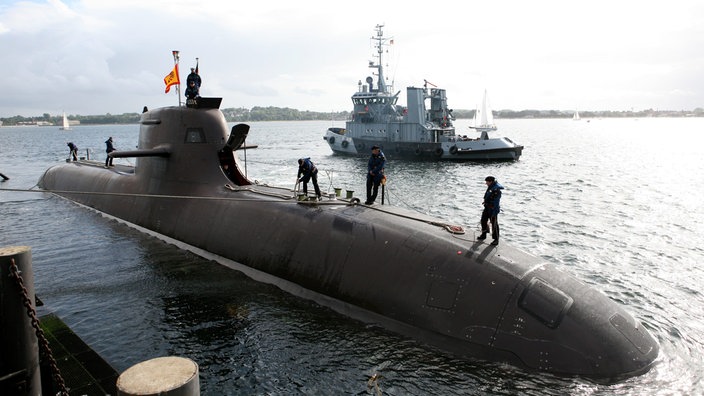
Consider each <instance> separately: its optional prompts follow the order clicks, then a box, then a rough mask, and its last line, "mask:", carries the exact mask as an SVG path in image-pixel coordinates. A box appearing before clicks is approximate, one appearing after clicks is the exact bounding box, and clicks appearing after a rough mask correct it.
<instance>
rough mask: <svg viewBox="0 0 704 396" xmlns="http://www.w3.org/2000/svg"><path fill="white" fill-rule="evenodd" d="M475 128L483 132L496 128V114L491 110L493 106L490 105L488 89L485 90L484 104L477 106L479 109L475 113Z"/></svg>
mask: <svg viewBox="0 0 704 396" xmlns="http://www.w3.org/2000/svg"><path fill="white" fill-rule="evenodd" d="M474 129H476V130H478V131H481V132H484V131H495V130H496V125H495V124H494V114H493V113H492V111H491V106H489V98H488V95H487V93H486V89H485V90H484V99H483V100H482V106H481V107H480V108H477V111H476V112H475V113H474Z"/></svg>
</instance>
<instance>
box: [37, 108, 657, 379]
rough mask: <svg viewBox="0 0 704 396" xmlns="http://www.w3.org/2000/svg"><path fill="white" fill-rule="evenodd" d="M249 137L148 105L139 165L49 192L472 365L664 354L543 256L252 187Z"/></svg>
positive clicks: (96, 172)
mask: <svg viewBox="0 0 704 396" xmlns="http://www.w3.org/2000/svg"><path fill="white" fill-rule="evenodd" d="M248 131H249V127H248V126H246V125H244V124H239V125H236V126H235V127H233V128H232V132H231V133H229V132H228V126H227V123H226V121H225V118H224V116H223V114H222V112H221V111H220V110H219V109H215V108H187V107H166V108H161V109H155V110H151V111H147V112H145V113H143V114H142V118H141V125H140V136H139V143H138V147H137V150H134V151H133V152H131V153H130V152H126V153H122V154H121V155H122V156H126V155H133V156H134V157H135V158H136V162H135V165H134V167H126V166H122V165H119V166H116V167H114V168H107V169H106V168H105V167H104V166H102V165H101V164H98V163H93V162H91V161H77V162H72V163H64V164H60V165H57V166H54V167H51V168H49V169H48V170H47V171H46V172H45V174H44V175H43V176H42V178H41V179H40V181H39V185H40V187H41V188H43V189H45V190H46V191H49V192H54V193H56V194H58V195H60V196H62V197H65V198H67V199H70V200H73V201H75V202H77V203H80V204H82V205H85V206H88V207H90V208H93V209H95V210H97V211H100V212H103V213H106V214H108V215H111V216H114V217H116V218H119V219H122V220H124V221H125V222H128V223H131V224H135V225H137V226H139V227H143V228H145V229H147V230H150V231H151V232H154V233H157V234H160V235H163V236H166V237H168V238H172V239H175V240H177V241H180V242H182V243H184V244H186V245H187V246H189V247H193V248H195V249H197V250H201V251H205V252H209V253H210V254H212V255H214V256H215V257H216V258H218V259H220V260H222V262H226V261H227V262H235V263H239V264H241V265H243V266H244V267H245V268H246V269H247V270H252V271H256V273H257V274H266V275H267V277H269V278H267V279H273V280H267V281H270V282H271V283H274V284H276V285H278V286H279V287H282V288H284V289H285V290H288V291H290V292H292V293H294V294H297V295H301V296H304V297H306V298H312V299H314V300H316V301H318V302H319V303H321V304H324V305H327V306H330V307H332V308H333V309H336V310H338V311H339V312H342V313H344V314H347V315H349V316H352V317H354V318H357V319H361V320H365V321H373V322H378V323H380V324H381V325H383V326H385V327H387V328H389V329H391V330H394V331H397V332H399V333H402V334H405V335H408V336H412V337H414V338H416V339H418V340H420V341H421V342H425V343H428V344H432V345H435V346H438V347H441V348H443V349H444V350H447V351H449V352H451V353H454V354H457V355H460V356H463V357H470V358H480V359H486V360H491V361H499V362H508V363H510V364H513V365H516V366H519V367H523V368H527V369H530V370H538V371H545V372H551V373H556V374H565V375H580V376H585V377H589V378H595V379H600V380H604V381H618V380H620V379H622V378H626V377H629V376H633V375H637V374H641V373H643V372H645V371H647V370H648V369H649V368H650V367H651V366H652V364H653V362H654V361H655V359H656V358H657V355H658V351H659V346H658V344H657V342H656V341H655V339H654V338H653V337H652V336H651V335H650V333H649V332H648V331H647V330H646V329H645V328H644V327H643V325H642V324H641V323H640V322H639V321H638V320H636V319H635V318H634V317H633V316H632V315H630V314H629V313H628V312H626V310H625V309H624V308H623V307H621V306H620V305H619V304H617V303H615V302H614V301H612V300H611V299H609V298H608V297H606V296H605V295H604V294H603V293H601V292H599V291H597V290H596V289H594V288H593V287H591V286H588V285H586V284H585V283H583V282H581V281H579V280H578V279H576V278H575V277H573V276H571V275H569V274H566V273H564V272H562V271H561V270H560V269H559V268H558V267H556V266H555V265H553V264H550V263H547V262H545V261H544V260H542V259H540V258H538V257H535V256H533V255H530V254H528V253H525V252H523V251H521V250H518V249H515V248H512V247H510V246H508V245H505V244H504V245H502V246H500V247H497V246H491V245H489V244H483V243H479V242H477V241H475V240H474V238H473V235H465V236H463V235H456V234H452V233H450V232H448V231H447V230H446V229H445V227H444V225H445V223H444V222H442V221H440V220H438V219H435V218H432V217H428V216H424V215H419V214H417V213H415V212H411V211H407V210H404V209H402V208H395V207H389V206H384V207H368V206H361V205H355V204H354V202H353V201H351V200H331V201H321V202H315V203H311V202H298V201H297V200H296V199H295V197H294V194H293V192H292V191H291V190H290V189H285V188H278V187H271V186H265V185H258V184H254V183H252V182H251V181H250V180H248V179H247V178H246V176H245V175H244V174H243V173H242V172H241V169H242V167H241V166H240V163H239V159H238V158H237V156H235V155H234V154H233V151H234V150H236V149H238V148H240V147H241V146H243V145H244V141H245V137H246V135H247V133H248ZM118 153H119V152H118ZM321 229H324V230H327V232H325V233H315V237H314V238H313V237H312V236H313V235H312V233H313V232H314V231H313V230H321ZM458 251H459V252H461V254H458ZM370 274H373V276H370Z"/></svg>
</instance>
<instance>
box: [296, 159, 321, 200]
mask: <svg viewBox="0 0 704 396" xmlns="http://www.w3.org/2000/svg"><path fill="white" fill-rule="evenodd" d="M296 180H297V181H298V182H300V183H303V194H305V195H306V198H307V197H308V182H309V181H311V180H312V181H313V188H314V189H315V196H316V197H317V198H318V201H320V195H321V194H320V187H318V168H316V167H315V165H314V164H313V161H311V160H310V158H299V159H298V174H297V175H296Z"/></svg>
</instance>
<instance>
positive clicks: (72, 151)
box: [66, 142, 78, 161]
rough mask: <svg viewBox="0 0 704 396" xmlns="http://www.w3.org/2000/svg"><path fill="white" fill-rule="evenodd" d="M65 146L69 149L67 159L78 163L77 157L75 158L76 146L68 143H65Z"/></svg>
mask: <svg viewBox="0 0 704 396" xmlns="http://www.w3.org/2000/svg"><path fill="white" fill-rule="evenodd" d="M66 145H67V146H68V149H69V153H68V158H69V159H71V157H73V160H74V161H78V157H77V154H78V147H76V145H75V144H73V142H68V143H66Z"/></svg>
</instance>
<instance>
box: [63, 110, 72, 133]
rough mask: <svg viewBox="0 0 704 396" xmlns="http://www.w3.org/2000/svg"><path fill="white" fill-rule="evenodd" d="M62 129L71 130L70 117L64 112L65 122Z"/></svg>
mask: <svg viewBox="0 0 704 396" xmlns="http://www.w3.org/2000/svg"><path fill="white" fill-rule="evenodd" d="M61 129H63V130H69V129H71V128H70V126H69V124H68V117H66V112H64V120H63V122H62V124H61Z"/></svg>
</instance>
